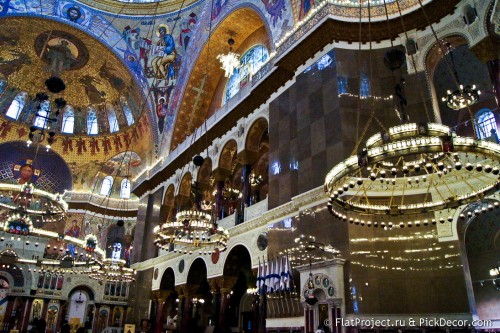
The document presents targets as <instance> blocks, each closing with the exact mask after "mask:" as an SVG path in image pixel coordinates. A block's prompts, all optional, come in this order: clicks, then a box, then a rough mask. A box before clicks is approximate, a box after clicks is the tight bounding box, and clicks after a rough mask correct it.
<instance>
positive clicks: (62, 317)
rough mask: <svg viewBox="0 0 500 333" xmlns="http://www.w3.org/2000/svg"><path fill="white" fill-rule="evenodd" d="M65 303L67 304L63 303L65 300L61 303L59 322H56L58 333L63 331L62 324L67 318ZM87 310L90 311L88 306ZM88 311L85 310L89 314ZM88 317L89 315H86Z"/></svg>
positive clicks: (58, 314) (58, 315)
mask: <svg viewBox="0 0 500 333" xmlns="http://www.w3.org/2000/svg"><path fill="white" fill-rule="evenodd" d="M65 303H66V301H63V300H60V301H59V312H58V313H57V320H56V332H60V331H61V324H62V321H63V319H64V317H65V316H66V310H65V307H66V304H65ZM87 309H88V305H87ZM87 309H85V312H87ZM86 316H87V313H85V317H86ZM83 324H84V325H85V318H84V321H83Z"/></svg>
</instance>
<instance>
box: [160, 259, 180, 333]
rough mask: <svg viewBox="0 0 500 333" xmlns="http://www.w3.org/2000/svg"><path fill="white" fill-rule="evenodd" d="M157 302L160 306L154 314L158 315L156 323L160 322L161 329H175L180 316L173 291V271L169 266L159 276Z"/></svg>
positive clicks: (175, 293)
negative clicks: (158, 310)
mask: <svg viewBox="0 0 500 333" xmlns="http://www.w3.org/2000/svg"><path fill="white" fill-rule="evenodd" d="M158 302H159V304H158V306H161V309H160V311H161V313H159V312H158V313H157V314H156V315H157V316H160V317H159V318H157V319H156V323H160V325H161V329H162V330H163V329H166V330H167V332H171V331H175V330H176V329H177V327H178V323H177V321H178V320H180V318H179V316H178V311H179V309H178V296H177V292H176V291H175V273H174V270H173V269H172V268H171V267H169V268H167V269H166V270H165V272H163V276H162V277H161V281H160V293H159V299H158Z"/></svg>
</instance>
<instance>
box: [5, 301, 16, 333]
mask: <svg viewBox="0 0 500 333" xmlns="http://www.w3.org/2000/svg"><path fill="white" fill-rule="evenodd" d="M7 299H8V301H7V308H6V309H5V316H4V317H3V327H2V330H3V331H6V332H8V331H9V330H10V317H12V310H13V309H14V304H15V303H16V297H15V296H7Z"/></svg>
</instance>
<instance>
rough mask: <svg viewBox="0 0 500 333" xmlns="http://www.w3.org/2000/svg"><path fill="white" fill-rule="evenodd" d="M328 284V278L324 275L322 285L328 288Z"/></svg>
mask: <svg viewBox="0 0 500 333" xmlns="http://www.w3.org/2000/svg"><path fill="white" fill-rule="evenodd" d="M329 285H330V280H329V279H328V278H327V277H326V278H324V279H323V287H325V288H328V286H329Z"/></svg>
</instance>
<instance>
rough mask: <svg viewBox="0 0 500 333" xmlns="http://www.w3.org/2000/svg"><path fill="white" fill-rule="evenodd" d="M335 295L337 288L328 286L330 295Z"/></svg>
mask: <svg viewBox="0 0 500 333" xmlns="http://www.w3.org/2000/svg"><path fill="white" fill-rule="evenodd" d="M334 295H335V288H333V287H330V288H328V296H330V297H333V296H334Z"/></svg>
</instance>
